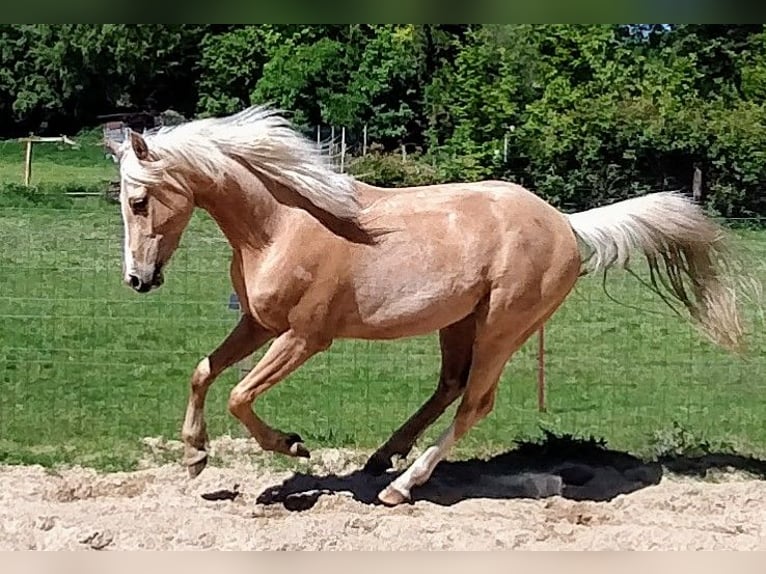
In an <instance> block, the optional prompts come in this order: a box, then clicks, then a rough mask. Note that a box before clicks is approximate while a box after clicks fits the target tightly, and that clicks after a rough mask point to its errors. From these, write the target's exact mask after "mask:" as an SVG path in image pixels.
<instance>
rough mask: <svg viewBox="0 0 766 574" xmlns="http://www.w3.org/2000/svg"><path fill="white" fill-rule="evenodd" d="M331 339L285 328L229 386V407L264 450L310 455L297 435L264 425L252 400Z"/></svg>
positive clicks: (292, 454) (326, 345) (294, 454)
mask: <svg viewBox="0 0 766 574" xmlns="http://www.w3.org/2000/svg"><path fill="white" fill-rule="evenodd" d="M330 342H331V341H329V340H326V339H317V338H316V337H314V336H312V335H304V334H299V333H296V332H295V331H293V330H290V331H287V332H285V333H283V334H281V335H280V336H279V337H277V338H276V339H275V340H274V342H273V343H272V344H271V347H269V350H268V351H266V353H265V354H264V355H263V357H262V358H261V360H260V361H258V364H257V365H255V367H253V369H252V370H251V371H250V372H249V373H248V374H247V375H245V377H244V378H243V379H242V380H241V381H240V382H239V384H238V385H237V386H236V387H234V388H233V389H232V391H231V394H230V396H229V411H230V412H231V414H233V415H234V416H235V417H237V418H238V419H239V420H240V421H241V422H242V424H243V425H245V427H246V428H247V430H248V431H249V432H250V434H251V435H252V437H253V438H254V439H255V440H256V441H257V442H258V444H259V445H260V446H261V448H263V449H264V450H269V451H274V452H280V453H282V454H287V455H291V456H300V457H305V458H308V457H309V456H310V454H309V451H308V449H307V448H306V447H305V446H304V444H303V439H301V437H300V436H299V435H297V434H295V433H285V432H282V431H280V430H276V429H273V428H272V427H270V426H269V425H267V424H266V423H265V422H263V420H261V419H260V418H259V417H258V416H257V415H256V414H255V413H254V412H253V408H252V403H253V401H255V399H256V398H257V397H258V396H259V395H261V394H263V393H265V392H266V391H267V390H268V389H270V388H271V387H273V386H274V385H276V384H277V383H278V382H280V381H281V380H283V379H284V378H285V377H287V376H288V375H289V374H290V373H292V372H293V371H294V370H295V369H297V368H298V367H300V366H301V365H302V364H303V363H305V362H306V361H307V360H308V359H309V358H311V357H312V356H313V355H315V354H316V353H318V352H320V351H323V350H325V349H327V348H328V347H329V346H330Z"/></svg>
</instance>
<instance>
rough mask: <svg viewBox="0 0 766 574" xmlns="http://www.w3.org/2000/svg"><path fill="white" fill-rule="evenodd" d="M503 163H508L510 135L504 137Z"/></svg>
mask: <svg viewBox="0 0 766 574" xmlns="http://www.w3.org/2000/svg"><path fill="white" fill-rule="evenodd" d="M503 163H508V134H505V135H504V136H503Z"/></svg>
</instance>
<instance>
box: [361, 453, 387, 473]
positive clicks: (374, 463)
mask: <svg viewBox="0 0 766 574" xmlns="http://www.w3.org/2000/svg"><path fill="white" fill-rule="evenodd" d="M393 467H394V464H393V463H392V462H391V459H390V458H386V457H384V456H383V455H380V454H378V453H375V454H373V455H372V456H371V457H370V458H369V459H367V462H366V463H365V465H364V468H363V469H362V472H364V473H366V474H371V475H372V476H380V475H381V474H383V473H384V472H386V471H387V470H388V469H389V468H393Z"/></svg>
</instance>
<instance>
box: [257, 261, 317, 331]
mask: <svg viewBox="0 0 766 574" xmlns="http://www.w3.org/2000/svg"><path fill="white" fill-rule="evenodd" d="M298 267H299V268H296V269H293V270H292V271H293V272H291V273H285V272H284V270H280V271H277V270H274V269H272V271H271V273H268V272H260V273H255V274H253V275H251V276H250V278H249V279H246V280H245V288H246V291H247V299H248V309H249V310H250V313H251V314H252V315H253V317H255V319H256V320H257V321H258V322H259V323H260V324H261V325H263V326H264V327H266V328H268V329H271V330H273V331H276V332H281V331H284V330H286V329H288V328H289V318H290V313H291V311H292V310H293V309H294V308H295V307H296V305H298V303H299V302H300V301H301V299H302V298H303V297H304V294H305V292H306V290H307V289H308V287H309V286H310V284H311V282H312V280H313V276H312V274H311V272H309V271H308V270H307V269H304V268H302V267H300V266H298Z"/></svg>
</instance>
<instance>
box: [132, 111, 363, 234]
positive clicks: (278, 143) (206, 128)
mask: <svg viewBox="0 0 766 574" xmlns="http://www.w3.org/2000/svg"><path fill="white" fill-rule="evenodd" d="M144 139H145V140H146V143H147V145H148V147H149V152H150V158H151V161H139V160H138V158H136V156H135V154H133V153H132V152H131V151H130V144H129V143H126V144H124V149H125V151H126V153H125V154H124V156H123V160H122V162H121V172H122V176H123V177H124V178H126V179H127V180H132V181H134V182H136V183H139V184H142V185H157V184H163V183H166V184H170V185H176V186H178V185H179V184H181V185H182V184H183V180H184V178H185V176H189V175H193V174H197V175H203V176H205V177H206V178H209V179H210V180H211V181H212V182H213V184H214V185H219V186H222V185H223V183H224V181H225V178H226V176H227V171H228V170H230V169H231V166H232V161H233V162H236V163H237V164H239V165H241V166H242V167H244V168H245V169H247V170H248V171H250V172H251V173H253V174H256V175H262V176H265V177H266V178H267V179H270V180H273V181H275V182H277V183H280V184H282V185H284V186H285V187H287V188H289V189H291V190H293V191H294V192H295V193H297V194H299V195H300V196H302V197H304V198H305V199H306V200H308V201H309V202H311V203H312V204H313V205H315V206H316V207H318V208H320V209H322V210H324V211H326V212H328V213H330V214H331V215H333V216H335V217H338V218H340V219H356V217H357V216H358V214H359V211H360V209H361V207H360V204H359V200H358V197H357V193H356V189H355V186H354V179H353V178H351V177H349V176H347V175H345V174H341V173H338V172H337V171H335V169H334V168H333V166H332V164H331V163H330V162H329V161H328V160H327V158H326V156H324V155H322V153H321V150H320V149H319V148H317V147H316V146H315V145H314V143H313V142H312V141H311V140H309V139H308V138H306V137H304V136H303V135H301V134H300V133H299V132H297V131H296V130H295V129H294V128H293V127H292V125H291V124H290V122H289V121H288V120H287V119H286V118H285V117H284V116H283V115H281V113H280V112H279V111H278V110H276V109H273V108H269V107H266V106H253V107H250V108H248V109H245V110H243V111H241V112H239V113H236V114H233V115H230V116H224V117H220V118H204V119H200V120H193V121H190V122H187V123H184V124H181V125H178V126H171V127H163V128H159V129H154V130H151V131H148V132H146V133H145V134H144Z"/></svg>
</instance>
